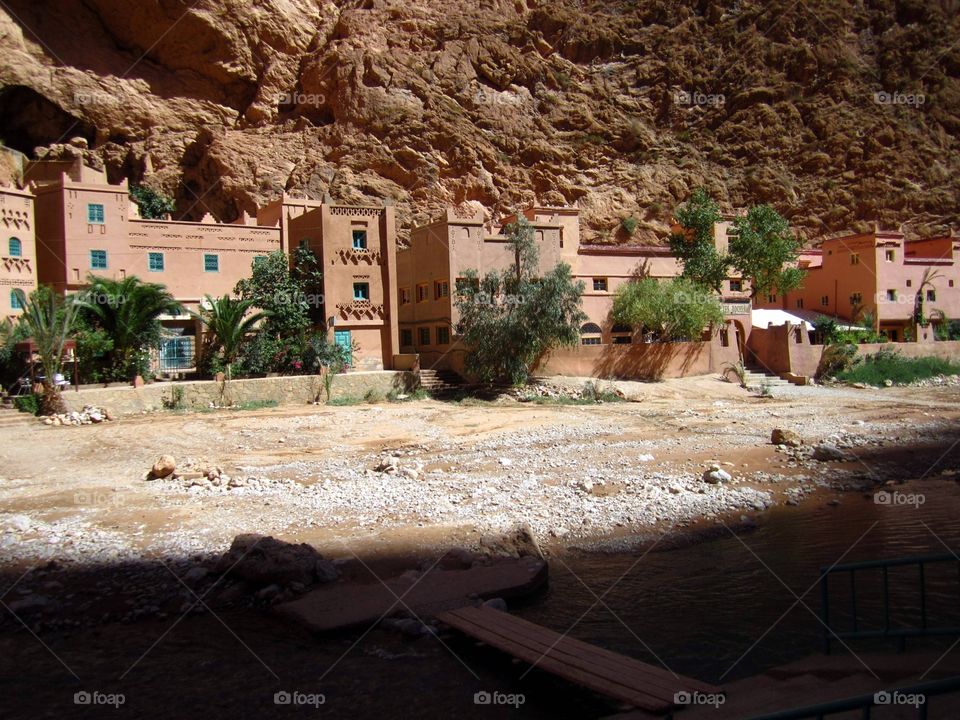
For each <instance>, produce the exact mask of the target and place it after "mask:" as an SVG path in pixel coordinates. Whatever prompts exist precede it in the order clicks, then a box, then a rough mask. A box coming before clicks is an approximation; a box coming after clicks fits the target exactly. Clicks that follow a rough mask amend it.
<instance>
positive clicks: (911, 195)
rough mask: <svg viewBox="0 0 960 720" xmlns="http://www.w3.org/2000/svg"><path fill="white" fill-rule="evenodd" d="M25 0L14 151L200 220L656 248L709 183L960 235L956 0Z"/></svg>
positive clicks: (6, 80)
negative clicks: (506, 226)
mask: <svg viewBox="0 0 960 720" xmlns="http://www.w3.org/2000/svg"><path fill="white" fill-rule="evenodd" d="M6 5H7V6H8V7H9V8H10V11H9V12H4V11H3V10H2V9H0V57H2V58H3V61H2V64H0V138H2V139H3V140H4V141H5V142H6V144H7V145H9V146H11V147H14V148H16V149H18V150H21V151H24V152H27V153H29V154H35V153H44V152H46V153H48V154H52V155H53V156H57V155H63V154H75V153H83V154H84V155H85V156H86V158H87V160H88V161H89V162H91V163H93V164H102V165H105V166H106V168H107V170H108V173H109V175H110V177H111V179H112V180H114V181H116V180H119V179H121V178H123V177H128V178H130V179H131V180H132V181H141V180H142V179H143V178H144V176H145V174H146V173H150V180H149V182H150V183H151V184H152V185H154V186H155V187H158V188H160V189H162V190H164V191H165V192H166V193H168V194H170V195H172V196H174V197H176V199H177V204H178V210H179V212H180V213H182V214H183V215H184V216H185V217H187V218H190V219H195V218H199V217H200V216H202V215H203V214H204V213H205V212H211V213H213V214H214V215H215V216H217V217H219V218H220V219H223V220H231V219H233V218H235V217H236V216H237V215H238V214H239V213H240V212H241V211H243V210H246V211H247V212H253V210H254V208H255V207H256V206H257V205H258V204H262V203H263V202H264V201H266V200H268V199H270V198H272V197H274V196H276V195H277V194H279V193H280V192H281V191H283V190H286V191H287V192H290V193H294V194H296V193H303V194H306V195H307V196H310V197H315V198H319V197H321V196H322V195H323V194H324V193H329V194H331V195H332V196H333V197H334V198H336V199H338V200H344V201H358V202H359V201H371V200H380V199H384V198H392V199H393V200H394V201H395V202H396V204H397V206H398V211H399V219H400V222H401V226H402V227H404V228H407V227H409V226H410V224H411V223H414V222H420V221H423V220H425V219H427V218H428V217H430V216H432V215H434V214H435V213H436V212H438V211H439V209H440V208H442V207H444V206H447V205H450V204H456V203H460V202H463V201H468V200H476V201H479V202H481V203H483V204H484V205H485V206H487V207H489V208H490V209H491V210H492V212H494V213H503V212H506V211H508V210H509V209H511V208H513V207H514V206H516V205H517V204H519V203H524V202H530V201H537V202H540V203H545V204H547V203H549V204H555V203H564V204H570V203H579V204H580V206H581V209H582V215H581V217H582V222H583V227H584V235H585V237H584V240H585V241H586V242H641V243H651V242H659V241H662V240H663V238H664V237H665V235H666V234H667V232H668V227H667V221H668V219H669V215H670V213H671V211H672V210H673V209H674V207H675V206H676V204H677V203H678V202H682V201H683V200H685V199H686V198H687V196H688V195H689V193H690V192H691V191H692V189H693V188H695V187H697V186H701V185H702V186H705V187H706V188H707V189H708V190H710V191H711V193H712V194H714V195H715V196H716V197H717V198H719V199H720V200H721V201H722V203H723V204H724V205H725V206H727V207H734V206H742V205H747V204H755V203H760V202H769V203H771V204H773V205H774V206H775V207H776V208H777V209H778V210H779V211H780V212H782V213H783V214H785V215H786V216H787V217H789V218H790V219H791V221H792V222H793V224H794V226H795V227H796V228H797V229H798V230H799V231H800V232H802V233H803V234H805V235H806V236H808V237H811V238H813V237H816V236H818V235H821V234H823V233H825V232H829V231H834V230H841V229H863V228H864V227H865V226H866V225H868V224H870V223H872V222H874V221H876V222H879V223H881V225H883V226H884V227H894V228H895V227H897V226H899V225H901V224H903V225H904V231H905V232H906V233H907V234H908V235H917V234H929V233H934V232H939V231H942V230H943V229H944V228H945V227H947V226H950V225H954V226H956V225H958V224H960V223H958V220H960V192H958V190H960V180H958V177H960V173H958V170H960V152H958V150H960V140H958V138H960V47H951V46H952V43H953V42H955V40H956V38H957V37H960V12H958V9H960V8H958V3H957V2H956V0H941V1H940V2H937V1H933V2H920V1H919V0H916V1H912V2H898V3H896V4H894V3H889V2H881V1H880V0H875V1H874V2H864V3H855V2H853V1H852V0H840V1H839V2H835V3H823V4H822V5H824V7H822V8H819V7H818V8H813V7H812V6H810V4H807V3H799V4H794V3H792V2H789V1H788V0H775V1H774V2H769V3H757V2H749V1H748V0H742V1H741V2H715V1H713V0H704V1H701V2H692V1H689V2H683V1H681V0H676V1H674V2H659V1H657V2H654V1H653V0H631V1H630V2H627V1H626V0H624V1H623V2H615V1H614V2H610V1H605V2H593V1H592V0H579V1H578V2H574V1H573V0H570V1H569V2H559V3H538V2H534V0H527V1H526V2H522V1H517V2H504V1H503V0H482V1H481V2H476V1H474V2H463V1H461V0H444V1H443V2H441V1H440V0H425V1H421V2H416V3H410V2H394V1H387V0H367V1H366V2H364V3H362V4H359V5H358V4H357V3H356V2H350V3H347V2H340V3H335V2H319V0H262V1H260V2H257V3H252V2H248V3H241V2H234V3H229V4H224V3H220V2H214V1H213V0H200V2H198V3H193V2H187V1H186V0H162V1H156V2H142V3H129V2H126V1H125V0H88V1H87V2H85V3H77V2H73V1H72V0H49V1H48V2H44V3H37V2H29V1H28V0H8V2H7V3H6ZM75 136H80V137H84V138H86V139H87V141H88V142H89V146H90V148H89V150H87V149H84V148H82V147H80V146H79V145H82V144H76V145H67V144H66V143H67V142H68V141H69V140H70V139H71V138H73V137H75ZM626 217H634V218H635V219H636V220H637V223H636V230H635V231H634V232H633V233H632V234H629V235H628V234H627V233H626V232H625V231H624V229H623V226H622V225H621V220H622V219H623V218H626Z"/></svg>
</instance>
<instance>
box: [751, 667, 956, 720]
mask: <svg viewBox="0 0 960 720" xmlns="http://www.w3.org/2000/svg"><path fill="white" fill-rule="evenodd" d="M956 692H960V677H952V678H946V679H944V680H932V681H930V682H926V683H920V684H919V685H911V686H908V687H902V688H897V689H895V690H884V691H882V692H879V693H873V694H870V695H858V696H856V697H850V698H843V699H841V700H832V701H830V702H825V703H820V704H818V705H808V706H806V707H801V708H794V709H792V710H782V711H780V712H775V713H770V714H768V715H756V716H754V717H751V718H750V720H809V718H816V719H817V720H822V718H824V717H826V716H827V715H836V714H837V713H844V712H851V711H853V710H860V711H861V715H860V717H861V718H862V720H870V717H871V715H870V713H871V710H872V709H873V708H875V707H877V708H888V707H894V706H895V707H901V708H902V707H904V706H912V707H915V708H916V711H917V718H919V719H920V720H926V718H927V717H928V713H929V708H930V698H932V697H935V696H937V695H945V694H947V693H956ZM945 702H949V703H950V704H949V705H944V707H946V708H948V709H949V708H956V704H955V703H956V699H955V698H951V699H950V700H948V701H945Z"/></svg>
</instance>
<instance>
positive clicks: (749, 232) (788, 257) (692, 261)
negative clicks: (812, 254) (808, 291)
mask: <svg viewBox="0 0 960 720" xmlns="http://www.w3.org/2000/svg"><path fill="white" fill-rule="evenodd" d="M676 218H677V222H678V223H679V224H680V226H681V227H682V228H683V232H680V233H676V234H674V235H672V236H671V238H670V249H671V251H672V252H673V253H674V255H676V256H677V258H678V259H679V260H680V263H681V264H682V265H683V277H685V278H688V279H690V280H693V281H694V282H696V283H698V284H700V285H703V286H704V287H707V288H710V289H711V290H713V291H714V292H720V291H721V289H722V287H723V281H724V280H725V279H726V278H727V277H728V276H729V275H730V268H731V267H733V268H735V269H736V271H737V273H738V274H739V275H740V276H741V277H743V278H745V279H747V280H749V281H750V286H751V288H750V296H751V297H755V296H757V295H759V294H766V293H769V292H773V291H776V292H778V293H781V294H782V293H785V292H789V291H790V290H794V289H796V288H798V287H800V285H801V284H802V282H803V277H804V272H803V271H802V270H800V269H799V268H797V267H792V265H793V264H795V263H796V261H797V257H798V255H799V252H800V242H799V241H798V240H797V239H796V238H795V237H794V236H793V234H792V233H791V232H790V225H789V223H788V222H787V221H786V219H784V218H783V217H782V216H781V215H780V214H779V213H778V212H777V211H776V210H774V209H773V208H772V207H770V206H769V205H758V206H756V207H752V208H750V209H749V210H748V211H747V214H746V215H745V216H742V217H738V218H736V219H735V220H734V223H733V225H734V229H735V233H734V234H733V236H732V237H731V238H730V242H729V248H728V251H727V252H726V253H722V252H720V251H718V250H717V248H716V243H715V241H714V237H713V228H714V225H715V224H716V223H717V222H719V221H720V220H721V216H720V208H719V206H718V205H717V203H716V202H714V200H713V199H712V198H711V197H710V196H709V195H708V194H707V193H706V191H705V190H703V189H702V188H698V189H697V190H695V191H694V192H693V195H692V196H691V197H690V200H689V201H688V202H687V203H685V204H683V205H681V206H680V207H679V208H678V209H677V212H676Z"/></svg>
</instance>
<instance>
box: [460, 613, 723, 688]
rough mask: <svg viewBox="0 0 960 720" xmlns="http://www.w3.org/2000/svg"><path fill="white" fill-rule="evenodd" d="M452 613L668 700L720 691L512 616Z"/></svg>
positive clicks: (700, 682) (698, 681)
mask: <svg viewBox="0 0 960 720" xmlns="http://www.w3.org/2000/svg"><path fill="white" fill-rule="evenodd" d="M453 612H455V613H456V614H457V616H458V617H461V618H464V619H466V620H470V621H473V622H474V623H476V624H480V625H483V626H487V627H490V628H491V629H493V628H497V629H500V630H501V634H503V635H506V636H507V637H523V638H529V639H531V640H534V641H540V642H543V643H545V644H546V645H547V647H549V646H551V645H553V644H554V643H555V642H556V645H555V646H554V647H553V649H552V650H551V651H550V652H551V654H552V653H555V652H558V653H565V654H569V655H573V656H575V657H581V658H584V659H587V658H589V659H590V660H591V661H593V662H596V663H597V665H599V666H602V667H605V668H607V669H608V670H610V671H611V672H616V673H617V674H623V673H628V674H630V675H631V676H634V675H635V676H638V677H639V678H640V679H641V680H642V681H643V682H649V683H651V684H652V685H655V686H660V687H663V688H664V689H667V690H669V691H670V696H671V697H673V694H674V693H675V692H676V691H677V690H698V691H700V692H704V693H720V692H721V690H720V688H718V687H715V686H713V685H710V684H709V683H705V682H702V681H700V680H695V679H693V678H689V677H685V676H683V675H674V674H673V673H672V672H670V671H669V670H666V669H663V668H658V667H656V666H654V665H650V664H648V663H645V662H642V661H640V660H637V659H635V658H632V657H629V656H626V655H621V654H619V653H616V652H613V651H612V650H607V649H605V648H601V647H598V646H596V645H592V644H590V643H586V642H583V641H582V640H577V639H576V638H571V637H562V636H561V635H560V634H559V633H556V632H554V631H553V630H550V629H549V628H544V627H542V626H540V625H536V624H535V623H531V622H529V621H527V620H524V619H522V618H518V617H516V616H515V615H510V614H509V613H503V612H496V611H491V610H490V609H488V608H462V609H458V610H456V611H453ZM561 637H562V639H560V640H559V642H558V641H557V639H558V638H561Z"/></svg>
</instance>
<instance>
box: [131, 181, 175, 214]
mask: <svg viewBox="0 0 960 720" xmlns="http://www.w3.org/2000/svg"><path fill="white" fill-rule="evenodd" d="M130 198H131V199H132V200H133V201H134V202H135V203H137V205H138V206H139V208H140V217H142V218H146V219H147V220H156V219H160V218H162V217H163V216H164V215H170V214H173V212H174V211H175V210H176V209H177V206H176V203H174V201H173V200H172V199H171V198H168V197H167V196H166V195H162V194H161V193H159V192H157V191H156V190H154V189H153V188H151V187H148V186H147V185H131V186H130Z"/></svg>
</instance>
